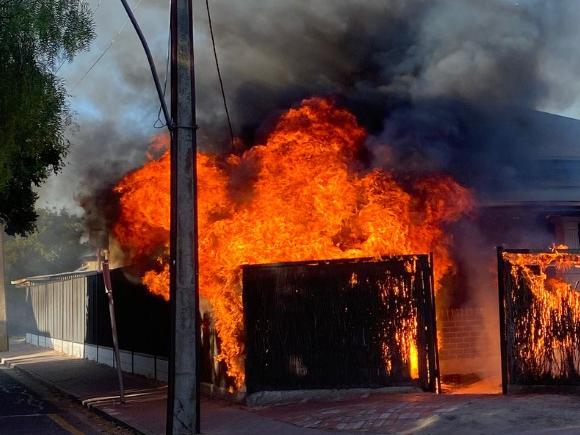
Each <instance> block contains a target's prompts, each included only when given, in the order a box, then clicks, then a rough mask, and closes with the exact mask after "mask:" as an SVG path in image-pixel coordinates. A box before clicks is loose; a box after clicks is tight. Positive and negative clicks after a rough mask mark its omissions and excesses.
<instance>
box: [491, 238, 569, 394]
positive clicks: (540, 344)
mask: <svg viewBox="0 0 580 435" xmlns="http://www.w3.org/2000/svg"><path fill="white" fill-rule="evenodd" d="M576 265H580V252H578V251H572V250H564V251H557V252H541V251H531V250H521V249H520V250H503V249H501V248H498V284H499V300H500V334H501V337H500V338H501V346H502V384H503V392H504V394H505V393H507V392H509V391H510V389H513V388H519V386H536V387H537V386H552V387H554V386H559V387H564V386H574V387H577V386H580V293H579V292H578V289H577V286H578V276H576V275H578V272H575V270H576V269H577V268H576ZM516 386H517V387H516Z"/></svg>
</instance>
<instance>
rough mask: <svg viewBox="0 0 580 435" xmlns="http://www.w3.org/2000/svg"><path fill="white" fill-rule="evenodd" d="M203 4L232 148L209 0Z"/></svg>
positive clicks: (228, 115)
mask: <svg viewBox="0 0 580 435" xmlns="http://www.w3.org/2000/svg"><path fill="white" fill-rule="evenodd" d="M205 6H206V9H207V21H208V23H209V34H210V36H211V45H212V47H213V56H214V59H215V67H216V70H217V76H218V80H219V82H220V88H221V92H222V99H223V102H224V109H225V112H226V118H227V120H228V127H229V130H230V140H231V146H232V149H233V148H234V129H233V128H232V121H231V119H230V112H229V110H228V103H227V99H226V93H225V91H224V82H223V80H222V73H221V71H220V65H219V62H218V55H217V50H216V48H215V38H214V35H213V25H212V22H211V13H210V10H209V0H205Z"/></svg>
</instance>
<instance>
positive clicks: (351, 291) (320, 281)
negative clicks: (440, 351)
mask: <svg viewBox="0 0 580 435" xmlns="http://www.w3.org/2000/svg"><path fill="white" fill-rule="evenodd" d="M432 279H433V274H432V268H431V261H430V260H429V258H428V256H427V255H407V256H397V257H394V256H393V257H385V258H381V259H356V260H334V261H310V262H295V263H277V264H267V265H248V266H244V267H243V292H244V317H245V326H246V328H245V330H246V387H247V392H248V393H253V392H256V391H264V390H284V389H305V388H353V387H385V386H392V385H414V383H415V382H416V381H418V384H419V385H420V386H421V387H422V388H423V389H425V390H429V391H437V390H438V386H439V385H438V379H439V373H438V361H437V344H436V338H437V334H436V327H435V305H434V294H433V287H432Z"/></svg>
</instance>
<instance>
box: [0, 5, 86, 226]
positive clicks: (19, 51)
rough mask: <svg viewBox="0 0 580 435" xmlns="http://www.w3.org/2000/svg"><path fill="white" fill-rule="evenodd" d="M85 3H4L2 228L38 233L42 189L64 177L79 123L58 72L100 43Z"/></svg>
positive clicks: (0, 34) (0, 28)
mask: <svg viewBox="0 0 580 435" xmlns="http://www.w3.org/2000/svg"><path fill="white" fill-rule="evenodd" d="M93 37H94V34H93V22H92V15H91V11H90V10H89V9H88V7H87V5H86V4H85V2H84V1H82V0H0V77H2V79H1V80H0V222H3V223H4V225H5V229H6V232H7V233H8V234H21V235H25V234H28V233H30V232H31V231H33V230H34V222H35V220H36V217H37V215H36V213H35V211H34V204H35V202H36V199H37V195H36V193H35V192H34V191H33V186H39V185H40V184H41V183H42V182H43V181H44V180H46V178H47V177H48V176H49V175H50V174H51V173H53V172H54V173H56V172H58V171H59V170H60V169H61V168H62V166H63V159H64V157H65V156H66V153H67V150H68V145H69V144H68V141H67V140H66V138H65V136H64V130H65V128H66V127H67V126H68V125H69V124H70V121H71V117H70V113H69V109H68V106H67V102H66V96H67V94H66V90H65V88H64V85H63V83H62V81H61V80H60V79H59V78H58V77H57V76H56V74H55V72H54V70H55V68H56V66H57V64H60V63H61V62H65V61H70V60H72V58H73V56H74V54H75V53H77V52H78V51H79V50H84V49H86V48H87V47H88V45H89V43H90V41H91V40H92V39H93Z"/></svg>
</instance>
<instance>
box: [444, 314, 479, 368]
mask: <svg viewBox="0 0 580 435" xmlns="http://www.w3.org/2000/svg"><path fill="white" fill-rule="evenodd" d="M483 321H484V320H483V314H482V312H481V310H479V309H477V308H459V309H448V310H444V311H442V312H440V313H438V315H437V329H438V330H439V360H440V361H445V360H454V359H471V358H479V357H481V356H482V350H481V343H482V341H483V333H484V332H483Z"/></svg>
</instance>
